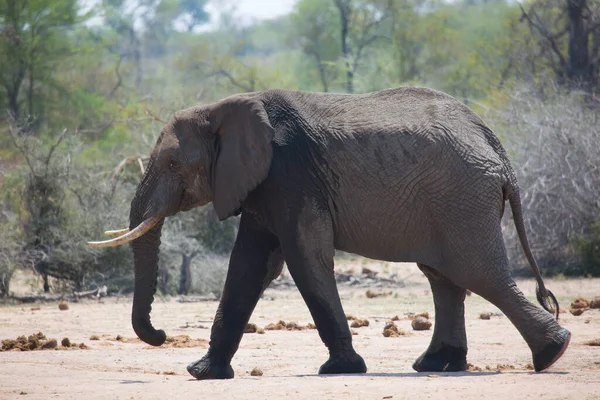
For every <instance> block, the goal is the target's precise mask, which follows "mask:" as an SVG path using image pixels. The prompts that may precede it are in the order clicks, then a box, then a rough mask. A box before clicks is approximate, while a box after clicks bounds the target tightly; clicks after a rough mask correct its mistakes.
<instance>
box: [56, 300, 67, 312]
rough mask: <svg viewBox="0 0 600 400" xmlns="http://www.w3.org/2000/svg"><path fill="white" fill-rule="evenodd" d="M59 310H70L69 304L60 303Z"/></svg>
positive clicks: (62, 301)
mask: <svg viewBox="0 0 600 400" xmlns="http://www.w3.org/2000/svg"><path fill="white" fill-rule="evenodd" d="M58 309H59V310H61V311H66V310H68V309H69V303H67V302H66V301H64V300H61V301H59V302H58Z"/></svg>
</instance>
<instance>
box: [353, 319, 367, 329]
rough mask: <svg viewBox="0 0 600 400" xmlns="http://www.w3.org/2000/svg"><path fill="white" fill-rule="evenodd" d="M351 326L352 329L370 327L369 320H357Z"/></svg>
mask: <svg viewBox="0 0 600 400" xmlns="http://www.w3.org/2000/svg"><path fill="white" fill-rule="evenodd" d="M350 326H351V327H352V328H362V327H363V326H369V320H368V319H366V318H363V319H361V318H357V319H355V320H354V321H352V324H351V325H350Z"/></svg>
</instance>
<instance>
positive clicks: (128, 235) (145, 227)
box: [88, 217, 163, 247]
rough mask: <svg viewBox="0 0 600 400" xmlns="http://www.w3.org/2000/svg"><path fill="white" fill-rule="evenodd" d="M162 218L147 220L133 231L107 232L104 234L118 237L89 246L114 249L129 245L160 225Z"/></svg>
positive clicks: (91, 243)
mask: <svg viewBox="0 0 600 400" xmlns="http://www.w3.org/2000/svg"><path fill="white" fill-rule="evenodd" d="M162 218H163V217H150V218H146V219H145V220H144V221H143V222H142V223H141V224H139V225H138V226H136V227H135V228H134V229H132V230H129V229H119V230H115V231H106V232H104V233H105V234H106V235H109V236H117V237H115V238H113V239H109V240H104V241H100V242H88V244H89V245H90V246H93V247H114V246H119V245H121V244H125V243H129V242H131V241H132V240H135V239H137V238H139V237H140V236H143V235H144V234H145V233H146V232H148V231H149V230H150V229H152V228H154V226H155V225H156V224H158V223H159V222H160V220H161V219H162Z"/></svg>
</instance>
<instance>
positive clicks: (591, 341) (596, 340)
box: [583, 339, 600, 346]
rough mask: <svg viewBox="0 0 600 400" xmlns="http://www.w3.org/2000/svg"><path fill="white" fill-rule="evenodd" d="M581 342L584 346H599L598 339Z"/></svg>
mask: <svg viewBox="0 0 600 400" xmlns="http://www.w3.org/2000/svg"><path fill="white" fill-rule="evenodd" d="M583 344H585V345H586V346H600V339H592V340H588V341H587V342H584V343H583Z"/></svg>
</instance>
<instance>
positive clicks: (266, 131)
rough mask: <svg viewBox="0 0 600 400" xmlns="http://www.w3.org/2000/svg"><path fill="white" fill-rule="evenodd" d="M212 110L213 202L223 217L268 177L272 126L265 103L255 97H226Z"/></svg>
mask: <svg viewBox="0 0 600 400" xmlns="http://www.w3.org/2000/svg"><path fill="white" fill-rule="evenodd" d="M213 113H214V114H213V115H212V116H211V119H212V118H214V120H213V121H212V122H213V123H214V124H215V125H216V127H217V130H216V132H217V138H216V140H217V142H218V149H217V155H216V157H217V158H216V163H215V166H214V171H213V174H212V176H213V185H212V186H213V206H214V208H215V211H216V212H217V216H218V217H219V219H220V220H221V221H222V220H224V219H227V218H229V217H230V216H232V215H233V214H234V213H235V212H236V211H237V210H238V209H239V208H240V206H241V203H242V202H243V201H244V200H245V199H246V196H247V195H248V193H249V192H250V191H252V190H254V189H255V188H256V187H257V186H258V185H259V184H260V183H261V182H262V181H263V180H264V179H265V178H266V177H267V175H268V173H269V168H270V167H271V158H272V157H273V148H272V145H271V142H272V139H273V127H272V126H271V124H270V122H269V118H268V116H267V113H266V111H265V109H264V107H263V105H262V103H261V102H260V101H259V100H257V99H253V98H244V97H232V98H229V99H225V100H223V102H221V103H219V105H217V106H216V107H215V108H214V110H213ZM211 114H212V113H211Z"/></svg>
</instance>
